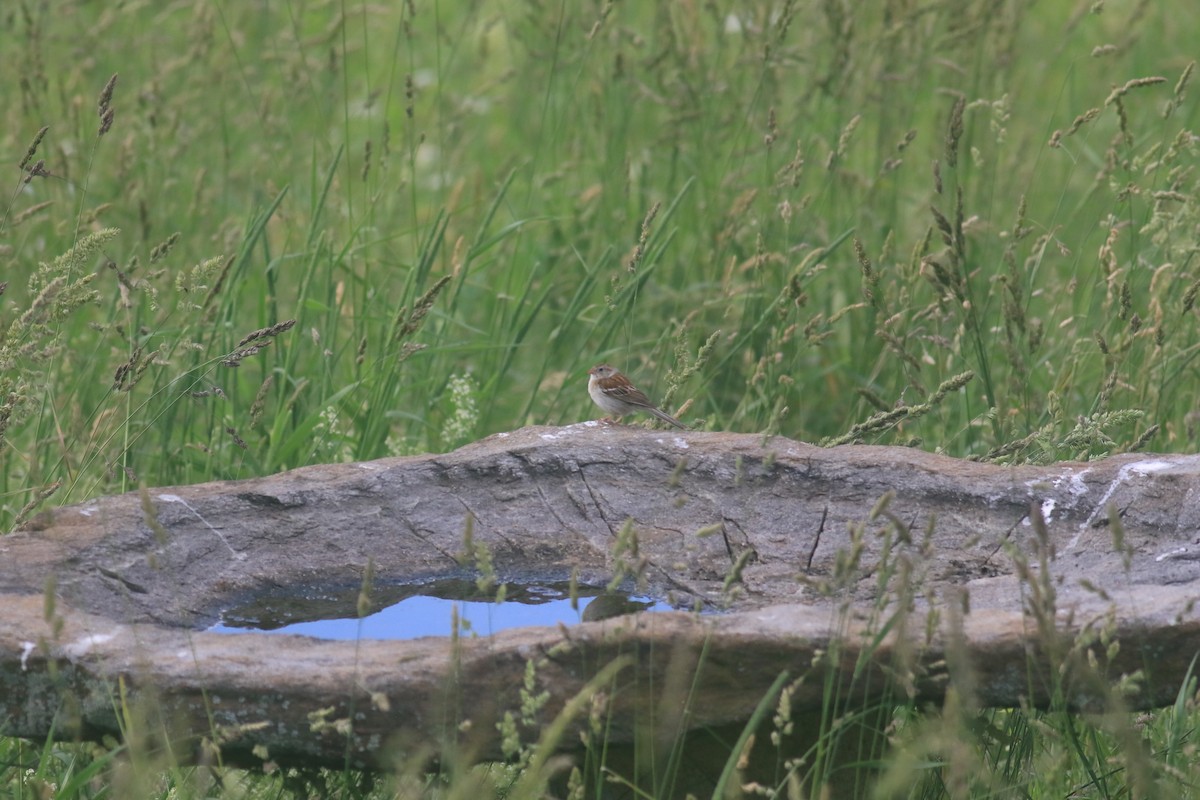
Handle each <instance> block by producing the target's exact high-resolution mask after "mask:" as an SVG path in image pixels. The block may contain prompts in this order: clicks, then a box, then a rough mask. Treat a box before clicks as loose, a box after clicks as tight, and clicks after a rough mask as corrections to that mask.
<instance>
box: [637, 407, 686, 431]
mask: <svg viewBox="0 0 1200 800" xmlns="http://www.w3.org/2000/svg"><path fill="white" fill-rule="evenodd" d="M646 410H647V411H649V412H650V413H651V414H653V415H654V416H656V417H658V418H659V419H661V420H662V421H663V422H669V423H671V424H672V425H674V426H675V427H676V428H682V429H683V430H685V431H690V430H691V428H689V427H688V426H687V425H684V424H683V423H682V422H680V421H679V420H677V419H675V418H674V417H672V416H671V415H670V414H668V413H667V412H665V411H662V410H660V409H657V408H648V409H646Z"/></svg>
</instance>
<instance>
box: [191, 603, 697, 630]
mask: <svg viewBox="0 0 1200 800" xmlns="http://www.w3.org/2000/svg"><path fill="white" fill-rule="evenodd" d="M603 599H605V598H598V597H580V598H578V600H577V601H576V602H577V606H578V610H576V609H575V608H572V607H571V599H570V598H569V597H561V598H559V599H549V600H546V601H544V602H538V603H522V602H514V601H507V602H503V603H494V602H483V601H478V600H448V599H445V598H441V597H429V596H427V595H415V596H413V597H408V598H405V599H404V600H401V601H400V602H398V603H395V604H393V605H391V606H388V607H387V608H384V609H382V610H380V611H377V612H375V613H374V614H370V615H368V616H365V617H363V618H362V619H359V618H357V617H350V618H344V619H321V620H310V621H306V622H294V623H291V624H288V625H283V626H281V627H273V628H271V629H269V630H265V629H264V628H261V627H234V626H231V625H226V624H224V623H217V624H216V625H214V626H213V627H211V628H209V630H210V631H213V632H216V633H251V632H253V633H290V634H300V635H302V636H313V637H315V638H318V639H350V640H353V639H417V638H420V637H422V636H449V635H450V632H451V625H452V620H453V612H454V608H455V607H457V608H458V620H459V633H460V635H463V636H472V635H474V636H488V635H491V634H493V633H496V632H498V631H502V630H506V629H508V628H528V627H533V626H539V625H558V624H559V623H563V624H566V625H573V624H575V623H577V622H580V621H581V620H582V619H585V617H584V610H585V609H586V608H587V606H588V605H590V604H591V603H593V602H596V601H597V600H603ZM622 599H623V600H625V601H627V602H631V603H632V604H633V606H634V607H632V608H630V609H629V610H630V611H674V610H675V609H674V608H673V607H672V606H671V605H670V604H668V603H664V602H662V601H659V600H654V599H652V598H649V597H623V598H622ZM604 616H610V615H609V614H605V615H604ZM587 618H588V619H590V618H591V617H590V616H589V617H587Z"/></svg>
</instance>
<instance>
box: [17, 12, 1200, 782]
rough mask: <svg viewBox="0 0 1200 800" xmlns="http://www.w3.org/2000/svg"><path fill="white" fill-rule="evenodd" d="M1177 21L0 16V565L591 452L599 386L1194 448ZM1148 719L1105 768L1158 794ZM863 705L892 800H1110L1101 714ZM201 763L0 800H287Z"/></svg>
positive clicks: (1181, 727)
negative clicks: (881, 733)
mask: <svg viewBox="0 0 1200 800" xmlns="http://www.w3.org/2000/svg"><path fill="white" fill-rule="evenodd" d="M860 5H861V6H864V7H862V8H858V7H857V6H860ZM872 5H873V6H878V7H877V8H868V7H867V6H872ZM1173 6H1174V7H1172V8H1170V9H1169V10H1166V9H1160V8H1158V6H1157V5H1155V4H1145V5H1136V6H1135V4H1131V3H1116V2H1108V3H1096V4H1094V6H1091V7H1089V6H1088V5H1087V4H1077V6H1076V7H1075V8H1073V9H1072V8H1068V7H1067V4H1061V3H1060V4H1047V3H1042V4H1033V3H1028V2H1020V1H1019V0H1009V1H1008V2H1004V1H1003V0H975V1H974V2H966V3H962V4H936V3H920V4H918V3H905V2H888V3H879V4H854V3H843V2H838V1H837V0H822V1H821V2H817V3H813V4H800V3H793V2H783V3H775V4H771V3H745V4H739V5H736V6H729V7H720V8H718V5H716V4H709V5H705V4H700V3H661V4H657V3H642V4H639V3H615V4H609V3H587V4H570V3H566V4H544V3H540V2H534V1H532V0H531V2H525V3H521V2H516V1H515V0H513V1H512V2H498V3H493V4H487V3H469V2H459V3H430V4H426V3H421V2H414V3H413V4H412V5H410V6H397V7H395V8H393V7H392V5H391V4H373V5H372V4H346V3H327V2H312V3H291V4H248V3H247V4H242V3H176V4H169V5H162V4H153V3H149V4H141V3H126V4H119V5H113V4H105V3H71V2H62V3H56V4H39V3H33V2H20V3H17V4H15V6H14V7H13V8H8V9H6V10H5V11H4V12H2V13H3V19H4V26H5V28H6V29H8V30H10V31H11V32H12V35H9V36H5V37H0V55H2V56H3V62H4V63H5V64H8V65H10V66H9V70H8V72H9V80H7V81H5V83H4V86H5V88H4V89H3V90H0V91H3V92H4V95H3V96H4V100H5V102H4V103H3V104H0V108H2V109H3V110H2V111H0V113H2V114H3V122H4V124H3V126H0V153H3V154H5V155H4V159H5V160H6V161H7V162H8V163H10V164H12V165H14V166H16V165H18V164H22V162H23V159H24V163H23V167H22V170H23V171H18V170H16V169H13V170H12V171H11V172H10V173H9V176H10V177H9V189H8V191H7V192H6V193H4V194H3V198H4V199H3V201H2V202H0V264H3V267H2V268H0V283H4V284H6V286H5V290H4V292H3V294H2V295H0V530H9V529H11V528H12V527H15V526H16V525H18V524H19V523H20V522H21V521H22V520H24V519H27V518H28V517H30V516H31V515H32V514H35V513H36V512H37V511H38V510H39V509H40V508H43V507H45V505H46V504H48V503H54V504H60V503H70V502H78V501H81V500H84V499H86V498H89V497H95V496H97V495H100V494H105V493H112V492H120V491H127V490H130V489H133V488H136V487H137V486H139V485H143V484H148V485H169V484H178V483H193V482H198V481H204V480H212V479H236V478H246V477H251V476H255V475H263V474H269V473H273V472H277V471H279V470H283V469H288V468H292V467H296V466H300V465H303V464H308V463H319V462H329V461H341V460H346V459H367V458H377V457H381V456H385V455H389V454H409V453H418V452H427V451H443V450H448V449H451V448H454V447H457V446H459V445H461V444H464V443H466V442H468V441H472V440H474V439H476V438H479V437H481V436H484V435H487V434H490V433H493V432H496V431H501V430H509V429H512V428H515V427H519V426H521V425H526V424H550V425H556V424H565V423H570V422H574V421H578V420H581V419H589V418H592V417H594V416H596V412H595V410H594V409H593V408H592V407H591V405H590V401H589V400H588V399H587V397H586V394H585V392H584V391H583V384H584V381H585V375H584V372H585V370H586V369H587V368H588V367H589V366H591V365H592V364H594V363H597V362H599V361H609V362H612V363H614V364H616V365H618V366H619V367H620V368H622V369H625V370H626V371H628V372H630V373H631V374H632V375H633V376H634V377H635V378H636V379H637V381H638V383H639V385H643V388H646V389H647V390H648V391H649V393H650V394H651V395H652V396H653V397H654V398H655V399H659V400H663V404H664V405H666V406H669V407H670V410H672V411H675V410H677V409H680V408H682V409H683V411H682V413H683V416H684V418H685V419H686V421H688V422H691V423H696V424H699V425H700V426H701V427H703V428H705V429H709V430H730V431H742V432H753V433H758V432H764V431H770V432H778V433H782V434H784V435H787V436H791V437H795V438H801V439H804V440H807V441H814V442H815V441H825V442H833V441H861V442H870V443H882V444H915V445H918V446H921V447H923V448H926V449H936V450H940V451H943V452H946V453H949V454H952V455H956V456H962V457H972V458H992V459H997V460H1003V461H1012V462H1015V461H1038V462H1049V461H1053V460H1058V459H1064V458H1092V457H1097V456H1101V455H1105V454H1108V453H1113V452H1119V451H1123V450H1130V449H1140V448H1145V449H1152V450H1156V451H1164V452H1169V451H1186V450H1188V449H1189V448H1190V447H1191V442H1192V440H1193V439H1194V428H1195V424H1196V417H1195V412H1194V408H1195V405H1196V402H1197V396H1198V394H1200V370H1198V369H1197V368H1196V356H1197V355H1198V354H1200V344H1197V342H1200V330H1198V313H1200V309H1197V308H1196V307H1195V300H1196V297H1197V292H1198V291H1200V264H1197V259H1196V252H1197V247H1198V245H1197V238H1196V230H1197V226H1198V224H1200V211H1197V200H1196V198H1197V189H1198V185H1197V184H1198V180H1200V178H1198V175H1197V172H1196V163H1197V160H1196V159H1197V151H1198V149H1200V144H1198V142H1197V139H1196V137H1195V136H1194V134H1193V133H1192V131H1194V130H1195V128H1196V125H1197V111H1196V104H1195V102H1194V100H1193V99H1192V98H1193V96H1194V93H1195V83H1194V80H1193V81H1191V82H1190V83H1189V76H1190V70H1191V66H1190V64H1191V63H1192V60H1193V58H1194V53H1195V41H1196V38H1197V34H1200V11H1197V10H1196V9H1193V8H1191V7H1190V6H1188V4H1186V3H1185V4H1173ZM1179 6H1183V7H1179ZM114 74H116V75H118V79H117V81H116V84H115V86H114V87H112V94H111V99H110V100H109V107H110V108H111V109H112V112H113V116H112V120H111V128H110V129H109V130H108V131H107V132H106V133H104V135H103V136H100V135H98V133H97V131H98V130H99V128H100V126H101V122H102V115H101V114H99V113H97V98H98V97H99V96H100V95H101V93H102V90H103V89H104V87H105V84H106V82H107V81H108V80H109V78H110V76H112V75H114ZM1151 77H1160V78H1162V80H1161V81H1160V82H1153V81H1148V80H1146V79H1148V78H1151ZM1092 110H1094V112H1093V111H1092ZM1076 121H1078V122H1079V124H1078V125H1077V126H1076V125H1075V124H1074V122H1076ZM43 126H45V127H47V128H48V130H47V131H46V133H45V134H44V136H43V137H42V138H40V140H38V141H37V144H36V151H35V152H30V150H31V143H32V142H34V141H35V139H37V137H38V132H39V130H40V129H41V128H43ZM27 154H28V156H27ZM291 320H294V321H295V324H294V326H293V327H290V328H287V329H283V328H281V327H276V326H279V325H280V323H284V322H287V321H291ZM256 331H257V332H259V334H258V336H257V337H255V338H253V339H252V340H251V341H248V342H244V341H242V340H243V339H244V337H246V336H247V335H248V334H251V333H252V332H256ZM264 331H266V332H264ZM865 511H866V510H865V509H864V513H865ZM1184 694H1186V692H1185V693H1184ZM1184 694H1181V698H1184V699H1183V700H1181V705H1180V706H1179V707H1177V708H1176V709H1174V710H1168V711H1163V712H1160V713H1158V714H1156V715H1154V716H1152V717H1151V718H1150V719H1149V721H1148V722H1147V723H1146V724H1145V725H1144V726H1141V727H1140V728H1139V729H1138V731H1137V733H1136V738H1137V741H1140V742H1142V743H1143V746H1144V747H1145V748H1146V749H1147V751H1148V752H1149V753H1150V757H1149V762H1148V763H1149V764H1150V765H1151V768H1152V769H1154V770H1158V772H1157V773H1156V774H1158V775H1160V776H1162V775H1172V776H1173V775H1175V774H1176V772H1178V773H1179V774H1180V775H1182V776H1183V777H1179V778H1177V779H1176V778H1171V780H1177V782H1176V783H1173V784H1172V786H1178V787H1179V788H1180V792H1181V794H1182V793H1184V792H1185V790H1186V791H1192V792H1194V791H1195V790H1192V789H1191V788H1190V787H1191V786H1192V785H1193V784H1196V783H1197V774H1196V772H1197V771H1196V769H1195V767H1194V766H1193V761H1194V759H1192V758H1190V755H1191V753H1192V750H1191V749H1190V748H1193V745H1192V744H1191V740H1190V736H1189V733H1190V730H1191V729H1192V727H1194V725H1195V723H1196V720H1197V717H1196V714H1195V709H1194V707H1193V705H1194V703H1193V699H1192V698H1191V696H1190V695H1187V696H1186V697H1184ZM899 708H900V709H901V711H898V712H896V719H895V720H894V724H895V725H896V726H897V729H898V730H899V729H902V730H903V731H905V732H906V734H905V735H911V736H912V737H913V739H912V741H913V742H916V743H917V744H920V743H924V744H921V746H920V747H918V746H917V744H914V746H913V747H912V748H910V749H909V750H906V751H905V752H909V753H917V752H925V751H930V752H932V751H934V750H939V749H942V748H944V749H942V752H943V753H944V759H945V760H946V762H947V763H945V765H944V766H941V767H939V768H936V769H935V765H938V764H942V763H943V762H942V761H939V760H938V759H937V758H933V757H930V758H929V759H926V760H923V761H922V760H920V759H917V760H916V761H914V762H912V763H913V764H916V766H912V767H911V769H914V770H916V771H917V772H918V773H920V774H925V775H928V776H930V777H929V779H928V780H926V781H925V782H924V783H922V784H921V786H922V787H924V788H920V789H915V790H913V791H914V792H915V794H913V795H911V796H923V797H940V796H951V797H991V796H1005V797H1007V796H1013V797H1034V798H1040V797H1063V796H1067V795H1068V794H1069V793H1070V792H1078V793H1080V794H1082V795H1084V796H1094V797H1124V796H1128V794H1127V793H1128V792H1129V791H1131V789H1130V788H1129V787H1130V786H1131V785H1132V786H1135V787H1136V786H1137V784H1136V782H1133V783H1131V781H1133V779H1132V778H1130V777H1129V776H1130V774H1131V773H1130V770H1129V769H1126V768H1125V767H1121V766H1118V767H1117V768H1113V767H1111V764H1112V763H1113V761H1112V759H1113V758H1114V756H1113V753H1114V748H1118V747H1119V746H1121V745H1123V744H1124V743H1127V742H1128V741H1129V738H1128V736H1127V735H1126V734H1128V731H1126V732H1125V733H1120V731H1118V732H1117V733H1114V728H1113V726H1111V725H1110V726H1109V727H1105V724H1102V723H1101V722H1097V721H1095V720H1090V719H1082V718H1079V717H1076V716H1074V715H1068V714H1066V713H1065V712H1063V711H1061V710H1059V711H1051V712H1038V711H1033V710H1029V709H1026V710H1012V711H992V712H978V711H955V710H954V709H943V710H941V711H940V712H938V711H932V712H931V711H928V710H926V709H915V708H912V707H911V705H908V704H901V705H900V706H899ZM864 713H865V711H864ZM872 713H874V712H872ZM891 714H892V712H891V711H890V710H889V711H887V715H889V716H890V715H891ZM954 714H958V716H957V717H955V716H954ZM956 736H957V737H958V738H954V737H956ZM939 737H941V738H939ZM931 743H932V744H931ZM939 743H940V744H939ZM951 743H952V744H953V745H954V746H953V747H951V746H950V744H951ZM926 745H927V746H926ZM922 747H924V748H925V749H924V750H922ZM128 749H129V750H131V749H132V747H130V748H128ZM1118 761H1119V758H1118ZM908 763H909V762H907V761H905V760H904V758H901V757H897V758H896V760H895V761H894V764H898V765H903V764H908ZM139 764H151V765H152V766H149V767H146V770H144V771H143V772H141V773H138V765H139ZM27 767H28V768H29V769H32V770H33V773H32V774H29V775H27V774H26V772H25V770H26V768H27ZM1050 767H1053V769H1051V768H1050ZM896 768H899V767H896ZM154 770H160V771H158V772H155V771H154ZM956 770H957V772H956ZM131 771H132V773H137V774H136V777H135V778H128V776H129V775H130V774H131ZM200 774H201V772H200V771H197V770H194V769H192V768H185V767H180V766H178V765H176V764H172V763H171V762H170V759H166V760H162V761H155V760H153V759H146V758H141V759H140V760H139V757H137V755H136V754H132V753H130V752H127V751H126V750H122V746H120V745H117V744H116V743H113V745H112V747H111V748H108V749H105V748H101V749H100V750H93V749H91V748H89V747H87V746H78V747H60V746H58V745H51V744H46V745H45V746H42V747H37V746H34V745H31V744H29V743H27V742H26V743H22V742H19V741H17V740H11V739H5V740H0V787H4V788H5V789H7V790H9V791H10V792H11V793H13V794H15V795H16V796H19V797H36V796H42V795H41V792H42V791H43V789H42V788H41V787H42V786H43V785H44V784H45V783H47V782H48V783H55V784H57V785H58V787H59V796H63V797H96V796H106V795H105V789H104V788H103V786H104V785H109V786H113V785H116V784H114V783H113V782H114V781H118V782H119V780H126V779H127V778H128V779H130V780H135V782H139V783H136V785H138V786H140V787H143V788H146V787H150V786H154V787H163V788H161V791H160V792H159V793H160V794H161V795H162V796H166V795H168V794H170V793H171V792H172V791H175V792H178V793H180V794H183V795H185V796H193V795H200V794H206V793H208V792H210V791H213V792H216V793H218V794H221V793H222V792H224V793H226V794H228V795H230V796H235V795H236V796H242V794H245V796H249V797H275V796H278V795H279V793H281V792H284V793H286V792H290V791H292V789H293V788H294V787H293V786H292V784H288V783H285V781H284V778H283V777H282V776H279V775H275V776H267V777H263V776H251V775H249V774H240V773H239V774H236V775H233V774H232V773H231V776H230V777H226V778H223V779H222V780H223V781H228V782H230V783H228V784H226V783H222V784H221V785H220V787H218V788H215V789H214V788H213V787H212V784H211V783H210V781H211V778H207V777H200ZM953 775H962V776H964V778H963V780H965V781H966V784H964V786H965V787H966V788H962V789H961V791H960V789H959V788H956V785H952V783H951V782H948V781H949V778H945V779H942V778H936V777H934V776H953ZM122 776H125V777H122ZM409 777H410V778H412V776H409ZM476 777H478V776H476ZM308 779H311V780H313V781H323V780H329V781H332V782H333V788H331V789H330V790H329V791H330V792H336V793H341V795H342V796H358V794H360V793H365V792H364V790H363V789H362V785H361V784H362V782H363V781H364V780H365V778H363V777H362V776H354V775H350V774H344V775H333V776H326V777H324V778H317V777H313V776H308V778H306V780H308ZM389 780H390V779H389ZM405 780H407V779H405ZM413 780H417V779H416V778H413ZM339 781H340V782H339ZM106 782H107V783H106ZM394 782H400V783H404V781H402V780H401V779H400V778H396V779H395V781H394ZM419 782H420V781H419V780H418V783H419ZM910 782H911V781H910ZM387 783H388V781H387V780H385V781H383V783H382V784H380V787H383V785H384V784H387ZM389 785H390V784H389ZM404 785H406V786H408V785H409V784H408V783H405V784H404ZM997 786H1016V787H1019V788H1017V789H1012V790H1009V789H1003V790H1001V789H996V788H994V787H997ZM380 787H377V788H376V790H375V791H377V792H384V793H385V794H386V792H387V791H390V790H389V789H386V788H380ZM972 787H975V788H972ZM979 787H985V788H979ZM986 787H993V788H986ZM0 791H3V790H0ZM112 791H115V790H112ZM155 791H159V790H158V789H156V790H155ZM939 792H941V793H939ZM1135 794H1136V792H1135ZM112 796H116V795H112ZM147 796H150V795H147ZM155 796H157V795H155ZM381 796H382V795H381ZM902 796H910V795H902Z"/></svg>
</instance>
